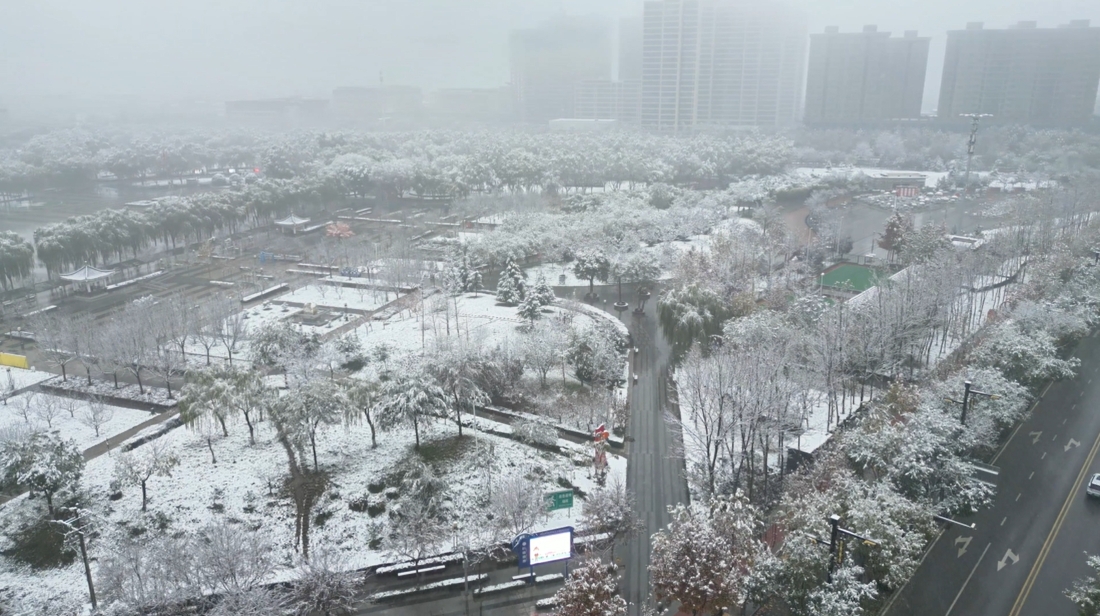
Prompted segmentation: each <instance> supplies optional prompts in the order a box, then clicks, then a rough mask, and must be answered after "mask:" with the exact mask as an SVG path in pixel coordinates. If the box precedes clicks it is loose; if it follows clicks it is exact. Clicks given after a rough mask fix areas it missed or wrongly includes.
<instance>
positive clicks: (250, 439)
mask: <svg viewBox="0 0 1100 616" xmlns="http://www.w3.org/2000/svg"><path fill="white" fill-rule="evenodd" d="M242 415H244V423H245V424H246V425H247V426H248V444H249V445H252V446H255V445H256V433H255V429H254V428H253V427H252V418H250V417H249V416H248V412H247V411H246V412H244V413H242ZM226 436H228V435H226Z"/></svg>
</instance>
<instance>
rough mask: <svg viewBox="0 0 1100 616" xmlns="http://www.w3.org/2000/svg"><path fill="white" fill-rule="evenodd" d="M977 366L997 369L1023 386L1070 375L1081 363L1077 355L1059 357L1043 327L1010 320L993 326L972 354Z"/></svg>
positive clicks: (1070, 376)
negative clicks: (1025, 327) (1030, 327)
mask: <svg viewBox="0 0 1100 616" xmlns="http://www.w3.org/2000/svg"><path fill="white" fill-rule="evenodd" d="M971 358H972V359H973V360H974V361H975V362H976V363H977V364H979V365H982V366H990V367H993V368H997V369H998V370H1000V371H1001V372H1003V373H1004V375H1005V376H1006V377H1008V378H1010V379H1012V380H1014V381H1018V382H1020V383H1023V384H1025V385H1035V384H1038V383H1041V382H1043V381H1047V380H1050V379H1067V378H1072V377H1073V375H1074V371H1075V370H1076V369H1077V367H1078V366H1079V365H1080V364H1081V360H1080V359H1078V358H1076V357H1071V358H1069V359H1061V358H1060V357H1058V348H1057V346H1056V345H1055V340H1054V337H1053V336H1051V335H1050V334H1049V333H1047V332H1046V331H1045V330H1041V329H1036V330H1033V331H1030V332H1024V331H1022V330H1021V328H1020V325H1019V324H1018V323H1017V322H1015V321H1012V320H1008V321H1003V322H1001V323H997V324H995V325H993V326H992V327H991V328H990V329H989V331H988V332H987V333H985V334H984V335H983V339H982V341H981V343H980V344H979V345H978V346H977V348H975V349H974V351H973V352H972V353H971Z"/></svg>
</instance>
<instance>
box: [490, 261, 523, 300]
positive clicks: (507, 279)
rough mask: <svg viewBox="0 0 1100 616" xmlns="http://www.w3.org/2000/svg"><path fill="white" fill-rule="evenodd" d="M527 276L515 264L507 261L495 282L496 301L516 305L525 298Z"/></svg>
mask: <svg viewBox="0 0 1100 616" xmlns="http://www.w3.org/2000/svg"><path fill="white" fill-rule="evenodd" d="M526 278H527V275H526V274H524V273H523V270H521V269H520V267H519V266H518V265H516V262H515V261H513V260H511V259H509V260H508V263H507V264H506V265H505V266H504V269H503V270H501V272H500V280H499V281H498V282H497V301H498V302H500V303H502V304H509V305H516V304H519V303H520V302H522V301H523V300H524V299H525V298H526V297H527V281H526Z"/></svg>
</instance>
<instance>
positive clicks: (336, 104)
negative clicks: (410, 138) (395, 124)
mask: <svg viewBox="0 0 1100 616" xmlns="http://www.w3.org/2000/svg"><path fill="white" fill-rule="evenodd" d="M423 108H424V95H423V94H422V93H421V91H420V88H417V87H413V86H385V85H381V86H372V87H365V88H336V89H335V90H333V91H332V111H333V113H334V114H335V115H337V116H338V117H340V118H343V119H350V120H365V121H371V122H374V121H384V120H387V119H390V118H409V117H418V116H420V114H421V112H422V111H423Z"/></svg>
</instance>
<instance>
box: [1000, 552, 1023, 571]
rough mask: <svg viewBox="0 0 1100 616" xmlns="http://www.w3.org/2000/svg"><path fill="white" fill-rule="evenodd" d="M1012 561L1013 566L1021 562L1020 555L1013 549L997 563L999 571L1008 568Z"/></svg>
mask: <svg viewBox="0 0 1100 616" xmlns="http://www.w3.org/2000/svg"><path fill="white" fill-rule="evenodd" d="M1010 560H1011V561H1012V564H1014V565H1015V564H1016V563H1018V562H1020V555H1019V554H1017V553H1015V552H1013V551H1012V550H1011V549H1008V550H1005V555H1004V556H1002V557H1001V560H998V561H997V571H1000V570H1001V569H1004V568H1005V567H1007V566H1008V561H1010Z"/></svg>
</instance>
